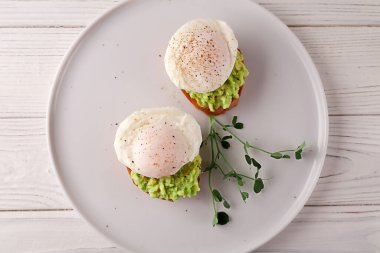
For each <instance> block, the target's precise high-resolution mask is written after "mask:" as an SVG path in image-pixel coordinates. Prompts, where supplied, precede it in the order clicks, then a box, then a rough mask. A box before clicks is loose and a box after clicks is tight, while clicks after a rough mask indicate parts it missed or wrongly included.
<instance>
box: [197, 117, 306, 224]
mask: <svg viewBox="0 0 380 253" xmlns="http://www.w3.org/2000/svg"><path fill="white" fill-rule="evenodd" d="M209 123H210V129H209V134H208V135H207V137H206V138H205V139H204V141H203V142H202V144H201V147H204V146H206V145H207V144H208V143H210V147H211V162H210V164H209V165H208V166H207V167H206V168H205V169H204V172H208V186H209V190H210V192H211V194H212V205H213V210H214V216H213V222H212V224H213V226H215V225H216V224H218V225H225V224H227V223H228V222H229V220H230V218H229V215H228V214H227V213H226V212H222V211H218V208H217V205H218V203H222V204H223V206H224V208H226V209H229V208H230V207H231V205H230V203H229V202H228V201H227V199H226V198H225V197H224V196H223V195H222V194H221V193H220V191H219V190H218V189H216V188H214V187H213V186H212V180H211V179H212V173H213V171H214V170H216V171H218V172H220V173H221V174H222V175H223V179H233V182H234V183H235V184H236V186H237V189H238V191H239V193H240V196H241V198H242V200H243V201H244V202H246V200H247V199H248V198H249V196H250V195H249V193H248V192H247V191H244V190H242V187H243V186H244V185H245V181H247V180H248V181H251V182H252V190H253V192H254V193H256V194H258V193H260V192H261V191H262V190H263V189H264V181H263V179H262V178H261V177H260V175H259V173H260V170H261V167H262V166H261V164H260V163H259V162H258V161H257V160H256V159H255V158H254V157H253V156H252V155H251V154H250V153H249V149H253V150H255V151H260V152H263V153H265V154H268V155H269V156H270V157H271V158H274V159H290V158H291V154H294V157H295V158H296V160H300V159H302V152H303V150H304V148H305V142H303V143H302V144H301V145H299V146H298V147H297V148H295V149H286V150H280V151H276V152H270V151H267V150H265V149H263V148H260V147H257V146H254V145H252V144H250V143H249V142H248V141H243V140H242V139H241V138H240V137H239V136H238V135H237V134H236V133H235V132H234V131H232V129H236V130H240V129H243V128H244V124H243V123H242V122H238V117H237V116H234V117H233V118H232V121H231V124H223V123H221V122H220V121H219V120H217V119H216V118H215V117H214V116H210V117H209ZM217 126H219V127H220V128H221V129H222V130H223V133H226V134H227V135H225V136H223V137H222V136H221V134H220V133H219V132H217V130H216V127H217ZM231 139H235V140H237V141H238V142H240V143H241V144H242V145H243V150H244V159H245V161H246V162H247V164H248V165H249V168H250V169H252V167H254V168H256V172H255V173H254V175H252V176H249V175H246V174H243V173H241V172H238V171H237V170H236V169H235V168H234V167H233V166H232V165H231V163H230V162H229V161H228V159H227V158H226V156H225V155H224V153H223V152H222V148H223V149H226V150H227V149H229V148H230V147H231V144H230V142H229V140H231ZM220 161H221V162H222V163H219V162H220ZM225 169H227V170H228V171H225Z"/></svg>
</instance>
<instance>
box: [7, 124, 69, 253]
mask: <svg viewBox="0 0 380 253" xmlns="http://www.w3.org/2000/svg"><path fill="white" fill-rule="evenodd" d="M62 208H71V205H70V204H69V201H68V200H67V198H66V196H65V195H64V194H63V192H62V189H61V187H60V185H59V184H58V180H57V178H56V176H55V174H54V169H53V168H52V165H51V163H50V160H49V154H48V150H47V140H46V129H45V119H34V118H33V119H1V120H0V209H1V210H20V209H32V210H33V209H62ZM0 238H1V236H0ZM0 244H1V243H0ZM0 252H1V251H0Z"/></svg>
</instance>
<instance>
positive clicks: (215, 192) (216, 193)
mask: <svg viewBox="0 0 380 253" xmlns="http://www.w3.org/2000/svg"><path fill="white" fill-rule="evenodd" d="M212 196H213V197H214V199H215V201H216V202H222V200H223V197H222V194H220V192H219V191H218V190H217V189H214V190H212Z"/></svg>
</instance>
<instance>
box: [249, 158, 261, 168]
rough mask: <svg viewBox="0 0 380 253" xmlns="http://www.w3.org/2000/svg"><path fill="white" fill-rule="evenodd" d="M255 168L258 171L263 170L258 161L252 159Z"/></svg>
mask: <svg viewBox="0 0 380 253" xmlns="http://www.w3.org/2000/svg"><path fill="white" fill-rule="evenodd" d="M251 161H252V164H253V166H255V167H256V168H257V169H258V170H259V169H261V164H260V163H259V162H258V161H256V160H255V159H254V158H251Z"/></svg>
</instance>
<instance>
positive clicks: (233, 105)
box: [182, 85, 244, 116]
mask: <svg viewBox="0 0 380 253" xmlns="http://www.w3.org/2000/svg"><path fill="white" fill-rule="evenodd" d="M243 88H244V85H243V86H241V87H240V89H239V98H240V96H241V93H242V92H243ZM182 93H183V94H184V95H185V96H186V98H187V99H188V100H189V101H190V102H191V103H192V104H193V105H194V106H195V107H196V108H197V109H199V110H201V111H202V112H204V113H206V114H207V115H214V116H216V115H220V114H223V113H224V112H226V111H228V110H230V109H231V108H234V107H235V106H237V104H238V102H239V98H234V99H232V101H231V105H230V106H229V107H228V108H226V109H223V108H222V107H219V108H218V109H216V110H215V111H213V112H212V111H210V109H209V108H208V107H201V106H200V105H199V104H198V103H197V100H195V99H193V98H191V97H190V94H189V93H187V91H185V90H182Z"/></svg>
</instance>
